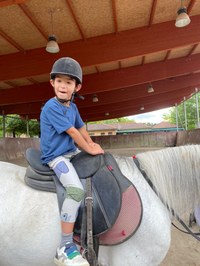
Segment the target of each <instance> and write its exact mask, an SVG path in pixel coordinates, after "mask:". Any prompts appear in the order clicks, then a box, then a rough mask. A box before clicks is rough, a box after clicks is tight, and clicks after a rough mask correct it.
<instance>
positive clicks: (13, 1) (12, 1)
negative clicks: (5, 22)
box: [0, 0, 27, 7]
mask: <svg viewBox="0 0 200 266" xmlns="http://www.w3.org/2000/svg"><path fill="white" fill-rule="evenodd" d="M26 1H27V0H1V1H0V7H5V6H11V5H17V4H21V3H25V2H26Z"/></svg>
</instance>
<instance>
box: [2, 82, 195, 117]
mask: <svg viewBox="0 0 200 266" xmlns="http://www.w3.org/2000/svg"><path fill="white" fill-rule="evenodd" d="M192 93H194V88H193V87H189V88H182V89H181V90H176V91H173V92H167V93H162V94H159V95H151V96H149V97H145V96H143V97H141V98H138V99H134V100H132V99H130V98H128V99H126V101H124V102H123V103H122V104H118V103H117V102H116V103H115V104H102V105H99V106H92V103H91V106H87V107H85V106H82V107H79V110H80V113H82V114H87V117H90V116H91V115H92V116H93V115H94V114H99V113H105V112H108V113H112V112H116V111H117V112H119V111H120V110H121V111H122V112H124V111H125V110H127V109H134V110H136V109H138V110H139V109H140V107H141V106H144V107H145V109H146V107H147V106H149V105H153V104H155V105H156V104H157V103H159V102H163V103H164V102H165V103H166V104H167V103H168V102H171V101H172V100H174V99H177V98H181V99H183V97H186V98H187V97H189V96H190V95H191V94H192ZM43 104H44V103H43V102H36V103H24V104H18V105H16V104H13V105H9V106H2V107H1V113H4V114H15V113H17V114H19V115H24V114H26V115H28V116H29V115H31V114H39V113H40V112H41V108H42V106H43Z"/></svg>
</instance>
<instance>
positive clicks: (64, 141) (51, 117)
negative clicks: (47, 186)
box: [40, 57, 104, 266]
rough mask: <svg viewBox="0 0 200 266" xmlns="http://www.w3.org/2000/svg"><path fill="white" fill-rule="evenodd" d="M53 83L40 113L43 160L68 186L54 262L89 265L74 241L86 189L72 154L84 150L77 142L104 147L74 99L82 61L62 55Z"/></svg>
mask: <svg viewBox="0 0 200 266" xmlns="http://www.w3.org/2000/svg"><path fill="white" fill-rule="evenodd" d="M50 84H51V85H52V87H53V88H54V92H55V97H53V98H51V99H50V100H48V101H47V102H46V104H45V105H44V107H43V108H42V112H41V115H40V126H41V141H40V147H41V152H42V157H41V160H42V163H43V164H48V165H49V166H50V168H51V169H53V171H54V172H55V174H56V176H57V177H58V179H59V180H60V182H61V183H62V185H63V186H64V188H65V190H66V198H65V200H64V202H63V205H62V210H61V231H62V234H61V242H60V246H59V247H58V249H57V252H56V256H55V258H54V262H55V264H56V265H59V266H89V263H88V262H87V260H86V259H85V258H83V257H82V256H81V254H80V252H79V250H78V249H77V247H76V245H75V244H74V242H73V229H74V223H75V221H76V218H77V214H78V209H79V207H80V204H81V201H82V199H83V198H84V190H83V187H82V184H81V182H80V180H79V177H78V175H77V173H76V170H75V169H74V167H73V165H72V164H71V162H70V158H71V157H72V156H74V155H75V154H77V153H78V152H80V150H79V149H78V148H77V146H78V147H79V148H80V149H81V150H84V151H85V152H87V153H89V154H91V155H97V154H102V153H104V151H103V149H102V148H101V147H100V146H99V145H98V144H97V143H94V142H93V141H92V139H91V138H90V136H89V134H88V133H87V131H86V129H85V126H84V123H83V121H82V119H81V117H80V114H79V111H78V109H77V106H76V105H75V104H74V103H73V98H74V95H75V93H76V92H78V91H79V90H80V89H81V84H82V69H81V67H80V65H79V63H78V62H77V61H76V60H74V59H72V58H69V57H63V58H60V59H58V60H57V61H56V62H55V63H54V64H53V67H52V70H51V73H50ZM75 143H76V144H75ZM76 145H77V146H76Z"/></svg>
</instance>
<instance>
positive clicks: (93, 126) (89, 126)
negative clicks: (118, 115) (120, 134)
mask: <svg viewBox="0 0 200 266" xmlns="http://www.w3.org/2000/svg"><path fill="white" fill-rule="evenodd" d="M116 129H117V128H116V127H115V125H113V124H87V130H89V131H99V130H116Z"/></svg>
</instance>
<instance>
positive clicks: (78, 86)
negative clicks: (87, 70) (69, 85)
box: [75, 84, 82, 92]
mask: <svg viewBox="0 0 200 266" xmlns="http://www.w3.org/2000/svg"><path fill="white" fill-rule="evenodd" d="M81 87H82V85H81V84H78V85H77V86H76V89H75V91H76V92H78V91H80V89H81Z"/></svg>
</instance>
